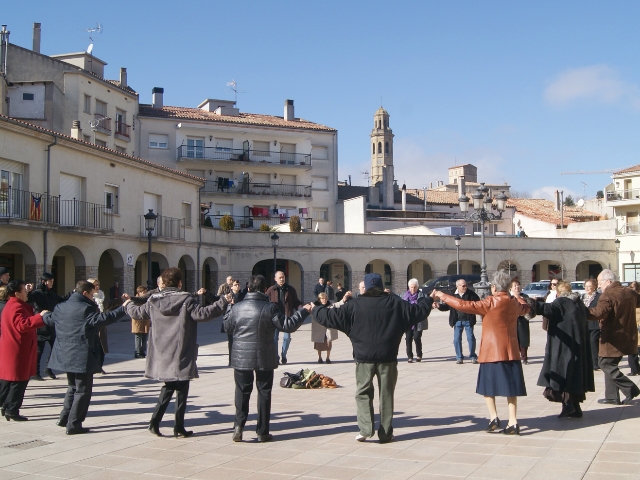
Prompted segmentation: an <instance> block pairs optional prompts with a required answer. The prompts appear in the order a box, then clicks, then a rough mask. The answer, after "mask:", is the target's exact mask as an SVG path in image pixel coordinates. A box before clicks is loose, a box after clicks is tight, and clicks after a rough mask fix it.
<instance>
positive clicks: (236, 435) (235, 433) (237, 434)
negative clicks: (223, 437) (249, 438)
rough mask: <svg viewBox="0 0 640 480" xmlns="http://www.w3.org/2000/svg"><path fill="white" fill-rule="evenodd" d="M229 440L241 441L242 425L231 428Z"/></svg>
mask: <svg viewBox="0 0 640 480" xmlns="http://www.w3.org/2000/svg"><path fill="white" fill-rule="evenodd" d="M231 440H233V441H234V442H241V441H242V427H235V428H234V429H233V436H232V437H231Z"/></svg>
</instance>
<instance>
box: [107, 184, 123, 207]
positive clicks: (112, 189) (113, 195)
mask: <svg viewBox="0 0 640 480" xmlns="http://www.w3.org/2000/svg"><path fill="white" fill-rule="evenodd" d="M119 190H120V187H118V186H117V185H112V184H109V183H106V184H105V185H104V206H105V208H106V210H107V212H109V213H118V191H119Z"/></svg>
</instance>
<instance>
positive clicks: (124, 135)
mask: <svg viewBox="0 0 640 480" xmlns="http://www.w3.org/2000/svg"><path fill="white" fill-rule="evenodd" d="M115 135H116V138H119V139H120V140H124V141H126V142H130V141H131V125H127V124H126V123H124V122H116V131H115Z"/></svg>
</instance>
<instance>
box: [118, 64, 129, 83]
mask: <svg viewBox="0 0 640 480" xmlns="http://www.w3.org/2000/svg"><path fill="white" fill-rule="evenodd" d="M120 86H121V87H128V86H129V85H127V69H126V68H124V67H120Z"/></svg>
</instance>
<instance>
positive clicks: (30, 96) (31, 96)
mask: <svg viewBox="0 0 640 480" xmlns="http://www.w3.org/2000/svg"><path fill="white" fill-rule="evenodd" d="M35 99H36V96H35V94H33V93H23V94H22V100H35Z"/></svg>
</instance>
